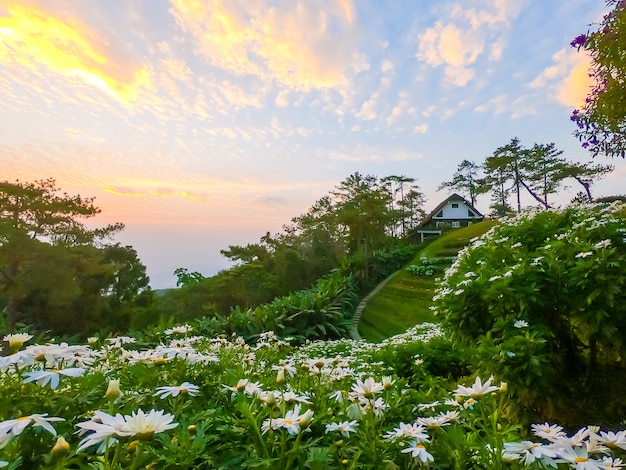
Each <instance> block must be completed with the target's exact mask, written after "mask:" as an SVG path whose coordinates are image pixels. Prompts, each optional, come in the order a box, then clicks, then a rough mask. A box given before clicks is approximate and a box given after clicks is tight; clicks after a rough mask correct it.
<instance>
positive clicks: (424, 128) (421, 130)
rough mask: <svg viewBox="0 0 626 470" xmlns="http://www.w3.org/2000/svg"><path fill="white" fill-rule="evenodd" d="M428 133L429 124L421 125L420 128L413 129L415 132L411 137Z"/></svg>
mask: <svg viewBox="0 0 626 470" xmlns="http://www.w3.org/2000/svg"><path fill="white" fill-rule="evenodd" d="M426 132H428V124H420V125H419V126H415V127H414V128H413V132H411V135H415V134H426Z"/></svg>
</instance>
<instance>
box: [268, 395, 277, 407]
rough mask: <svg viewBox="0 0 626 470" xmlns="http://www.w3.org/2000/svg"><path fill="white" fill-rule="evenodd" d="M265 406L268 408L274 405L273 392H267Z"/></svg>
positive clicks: (274, 397)
mask: <svg viewBox="0 0 626 470" xmlns="http://www.w3.org/2000/svg"><path fill="white" fill-rule="evenodd" d="M265 404H266V405H267V406H269V407H272V406H274V405H275V404H276V396H275V395H274V392H268V394H267V398H266V399H265Z"/></svg>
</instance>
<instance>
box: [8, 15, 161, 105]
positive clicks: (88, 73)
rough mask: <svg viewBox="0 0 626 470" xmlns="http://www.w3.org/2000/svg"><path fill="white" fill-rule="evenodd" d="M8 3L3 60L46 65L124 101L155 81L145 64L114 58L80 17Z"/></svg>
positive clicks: (33, 66) (36, 68)
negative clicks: (64, 15)
mask: <svg viewBox="0 0 626 470" xmlns="http://www.w3.org/2000/svg"><path fill="white" fill-rule="evenodd" d="M5 8H6V15H4V16H0V63H2V64H5V65H12V64H19V65H21V66H22V67H26V68H28V69H30V70H32V71H35V72H38V71H39V69H40V67H43V68H45V69H48V70H49V71H51V72H54V73H56V74H60V75H63V76H66V77H70V78H75V79H78V80H80V81H81V82H83V83H84V84H87V85H90V86H93V87H96V88H98V89H100V90H102V91H104V92H106V93H107V94H109V95H111V96H113V97H114V98H115V99H117V100H118V101H120V102H121V103H124V104H126V103H128V102H129V101H131V100H132V99H133V98H134V97H135V96H136V95H137V94H138V92H139V90H140V88H141V87H143V86H147V85H149V84H150V82H151V79H150V73H149V71H148V69H147V68H146V67H143V66H141V65H139V64H132V63H128V61H126V63H119V62H118V61H113V60H112V59H111V57H108V56H107V51H106V50H105V49H104V48H103V46H102V45H101V44H103V43H104V41H103V40H102V38H100V37H99V36H98V34H97V33H96V32H94V31H92V30H90V29H89V28H88V27H87V26H86V25H84V24H83V23H81V22H79V21H78V20H77V19H75V18H67V19H61V18H58V17H56V16H54V15H52V14H50V13H48V12H46V11H45V10H43V9H40V8H37V7H35V6H28V5H19V4H9V5H8V6H6V7H5ZM1 12H2V10H0V14H1Z"/></svg>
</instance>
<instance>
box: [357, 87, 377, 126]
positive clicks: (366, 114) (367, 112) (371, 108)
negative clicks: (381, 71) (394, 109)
mask: <svg viewBox="0 0 626 470" xmlns="http://www.w3.org/2000/svg"><path fill="white" fill-rule="evenodd" d="M378 96H379V95H378V93H374V94H373V95H372V97H371V98H370V99H369V100H367V101H365V102H364V103H363V104H362V105H361V109H360V110H359V112H358V113H357V114H356V117H358V118H359V119H363V120H365V121H369V120H372V119H376V116H377V114H376V106H377V104H378Z"/></svg>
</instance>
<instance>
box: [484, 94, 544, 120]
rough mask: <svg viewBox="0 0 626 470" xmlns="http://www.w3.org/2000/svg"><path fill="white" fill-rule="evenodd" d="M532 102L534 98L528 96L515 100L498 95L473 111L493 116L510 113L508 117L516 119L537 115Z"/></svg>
mask: <svg viewBox="0 0 626 470" xmlns="http://www.w3.org/2000/svg"><path fill="white" fill-rule="evenodd" d="M534 102H535V101H534V97H532V96H530V95H522V96H520V97H518V98H515V99H512V98H509V97H508V96H507V95H498V96H495V97H493V98H491V99H490V100H489V101H487V102H486V103H484V104H481V105H478V106H476V107H475V108H474V111H475V112H477V113H484V112H486V111H492V112H493V113H494V114H504V113H510V117H511V118H512V119H516V118H519V117H522V116H528V115H534V114H538V110H537V108H536V107H535V106H534Z"/></svg>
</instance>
